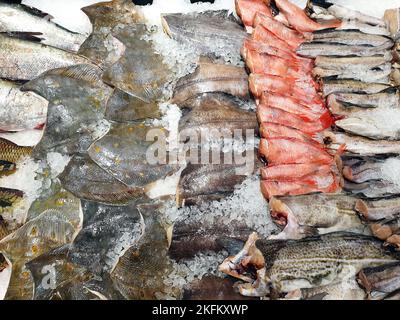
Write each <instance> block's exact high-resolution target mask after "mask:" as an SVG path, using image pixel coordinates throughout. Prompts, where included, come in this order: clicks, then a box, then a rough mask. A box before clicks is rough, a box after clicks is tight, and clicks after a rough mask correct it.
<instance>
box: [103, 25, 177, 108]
mask: <svg viewBox="0 0 400 320" xmlns="http://www.w3.org/2000/svg"><path fill="white" fill-rule="evenodd" d="M149 34H150V33H149V31H148V30H147V27H146V25H144V24H135V25H131V26H129V27H126V28H123V29H121V30H115V32H114V34H113V36H115V37H116V38H117V39H118V40H120V41H121V42H122V43H123V44H124V45H125V46H126V49H125V52H124V54H123V55H122V57H121V58H120V59H119V60H118V61H117V62H115V63H114V64H112V65H111V66H110V67H109V68H108V69H106V70H105V72H104V74H103V80H104V82H106V83H108V84H110V85H112V86H114V87H116V88H118V89H120V90H122V91H124V92H126V93H128V94H130V95H133V96H135V97H137V98H139V99H141V100H143V101H145V102H148V103H151V102H156V101H158V100H160V99H161V98H162V97H163V95H164V92H163V91H164V89H165V88H166V86H167V84H168V83H169V82H170V81H171V80H172V72H171V70H170V69H169V67H168V66H167V65H166V64H165V63H164V62H163V57H162V56H161V55H160V54H158V53H156V52H155V49H154V46H153V43H152V42H151V41H146V40H144V39H143V37H144V36H146V35H149Z"/></svg>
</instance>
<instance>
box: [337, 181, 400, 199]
mask: <svg viewBox="0 0 400 320" xmlns="http://www.w3.org/2000/svg"><path fill="white" fill-rule="evenodd" d="M343 189H344V190H345V191H347V192H351V193H353V194H355V195H358V196H361V197H365V198H371V199H375V198H384V197H393V196H398V195H400V186H398V185H397V184H396V183H393V182H391V181H387V180H371V181H368V182H363V183H354V182H350V181H347V180H346V181H345V183H344V186H343Z"/></svg>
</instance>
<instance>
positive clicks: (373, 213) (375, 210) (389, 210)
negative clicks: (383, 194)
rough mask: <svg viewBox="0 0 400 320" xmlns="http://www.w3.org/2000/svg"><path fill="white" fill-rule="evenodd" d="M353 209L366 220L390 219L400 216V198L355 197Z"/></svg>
mask: <svg viewBox="0 0 400 320" xmlns="http://www.w3.org/2000/svg"><path fill="white" fill-rule="evenodd" d="M355 209H356V211H357V212H358V213H359V214H360V215H362V217H364V218H365V219H366V220H368V221H379V220H384V219H385V220H390V219H393V218H397V217H399V216H400V199H399V198H391V199H381V200H363V199H357V201H356V205H355Z"/></svg>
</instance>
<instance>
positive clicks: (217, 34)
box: [162, 11, 247, 62]
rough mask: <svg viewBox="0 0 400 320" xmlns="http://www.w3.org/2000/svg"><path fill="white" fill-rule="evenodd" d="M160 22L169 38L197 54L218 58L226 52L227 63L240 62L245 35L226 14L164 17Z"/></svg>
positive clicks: (202, 13)
mask: <svg viewBox="0 0 400 320" xmlns="http://www.w3.org/2000/svg"><path fill="white" fill-rule="evenodd" d="M162 20H163V26H164V30H165V31H166V33H167V34H168V35H169V36H171V37H172V38H173V39H175V40H177V41H178V42H179V43H181V44H182V45H184V46H186V47H188V48H191V50H193V51H194V52H196V53H197V54H199V55H205V56H216V57H221V56H224V55H225V54H226V52H229V53H230V56H229V58H230V61H231V62H238V61H240V50H241V48H242V45H243V41H244V40H245V38H246V37H247V34H246V32H245V31H244V30H243V28H242V26H241V25H240V24H239V23H238V22H237V21H235V20H234V18H233V16H230V15H229V14H228V11H206V12H201V13H189V14H180V13H177V14H165V15H163V17H162Z"/></svg>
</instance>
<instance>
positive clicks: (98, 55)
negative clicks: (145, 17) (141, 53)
mask: <svg viewBox="0 0 400 320" xmlns="http://www.w3.org/2000/svg"><path fill="white" fill-rule="evenodd" d="M82 11H83V12H84V13H85V14H86V15H87V16H88V17H89V19H90V22H91V23H92V25H93V31H92V33H91V35H90V36H89V37H88V38H87V39H86V41H85V42H84V43H83V44H82V46H81V47H80V49H79V54H81V55H82V56H84V57H87V58H89V59H90V60H92V61H94V62H96V63H97V64H98V65H100V66H101V67H103V68H107V67H109V66H111V65H112V64H113V63H116V62H117V61H118V60H119V59H120V58H121V57H122V55H123V53H124V51H125V45H124V44H123V43H121V41H120V40H118V39H116V38H115V37H114V36H113V35H112V33H113V32H114V30H116V29H118V28H120V27H121V26H129V25H133V24H135V23H138V22H140V21H141V20H142V17H141V14H140V13H139V12H138V10H137V8H136V7H135V5H134V4H133V3H132V1H129V0H114V1H108V2H100V3H95V4H93V5H90V6H88V7H84V8H82Z"/></svg>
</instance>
